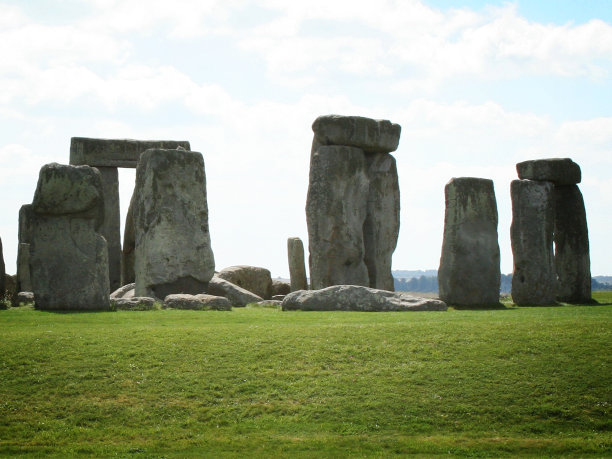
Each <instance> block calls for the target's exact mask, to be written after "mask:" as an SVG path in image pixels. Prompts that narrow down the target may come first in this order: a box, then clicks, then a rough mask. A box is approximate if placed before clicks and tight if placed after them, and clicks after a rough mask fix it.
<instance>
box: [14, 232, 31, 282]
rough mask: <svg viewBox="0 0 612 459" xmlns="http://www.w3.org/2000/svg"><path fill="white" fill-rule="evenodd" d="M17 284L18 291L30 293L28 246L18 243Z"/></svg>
mask: <svg viewBox="0 0 612 459" xmlns="http://www.w3.org/2000/svg"><path fill="white" fill-rule="evenodd" d="M17 284H18V286H19V290H21V291H24V292H31V291H32V280H31V278H30V244H25V243H22V242H20V243H19V246H18V247H17Z"/></svg>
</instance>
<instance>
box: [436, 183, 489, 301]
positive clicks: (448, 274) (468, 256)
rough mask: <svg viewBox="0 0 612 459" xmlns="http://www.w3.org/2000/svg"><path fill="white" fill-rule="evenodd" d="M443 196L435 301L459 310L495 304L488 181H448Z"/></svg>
mask: <svg viewBox="0 0 612 459" xmlns="http://www.w3.org/2000/svg"><path fill="white" fill-rule="evenodd" d="M444 194H445V201H446V211H445V216H444V240H443V242H442V256H441V258H440V269H439V270H438V286H439V289H440V299H441V300H442V301H444V302H446V303H449V304H456V305H462V306H484V305H495V304H498V303H499V285H500V277H501V273H500V268H499V244H498V241H497V223H498V216H497V204H496V200H495V191H494V189H493V181H491V180H487V179H481V178H472V177H460V178H453V179H451V181H450V182H448V183H447V184H446V187H445V188H444Z"/></svg>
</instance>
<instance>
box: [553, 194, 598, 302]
mask: <svg viewBox="0 0 612 459" xmlns="http://www.w3.org/2000/svg"><path fill="white" fill-rule="evenodd" d="M554 197H555V226H554V240H555V271H556V273H557V284H558V285H557V300H559V301H563V302H566V303H589V302H591V301H592V298H591V259H590V254H589V232H588V229H587V221H586V210H585V208H584V200H583V198H582V193H581V192H580V189H579V188H578V186H577V185H555V190H554Z"/></svg>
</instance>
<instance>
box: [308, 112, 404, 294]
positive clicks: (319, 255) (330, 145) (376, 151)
mask: <svg viewBox="0 0 612 459" xmlns="http://www.w3.org/2000/svg"><path fill="white" fill-rule="evenodd" d="M312 129H313V132H314V138H313V142H312V149H311V157H310V175H309V185H308V196H307V201H306V220H307V226H308V243H309V251H310V257H309V265H310V286H311V288H312V289H313V290H316V289H321V288H324V287H328V286H332V285H343V284H349V285H360V286H366V287H372V288H377V289H386V290H393V278H392V276H391V256H392V255H393V252H394V250H395V247H396V245H397V237H398V233H399V185H398V179H397V168H396V166H395V159H394V158H393V157H392V156H391V155H390V152H392V151H395V150H396V149H397V146H398V144H399V138H400V132H401V127H400V126H399V125H398V124H394V123H391V122H390V121H388V120H373V119H369V118H363V117H359V116H339V115H327V116H320V117H318V118H317V119H316V120H315V121H314V123H313V125H312Z"/></svg>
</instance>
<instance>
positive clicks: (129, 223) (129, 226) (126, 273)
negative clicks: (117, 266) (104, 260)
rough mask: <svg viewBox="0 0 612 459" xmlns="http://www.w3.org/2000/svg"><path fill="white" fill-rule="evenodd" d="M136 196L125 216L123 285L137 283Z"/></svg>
mask: <svg viewBox="0 0 612 459" xmlns="http://www.w3.org/2000/svg"><path fill="white" fill-rule="evenodd" d="M133 209H134V196H132V199H131V200H130V207H129V208H128V211H127V215H126V216H125V229H124V231H123V248H122V249H121V285H126V284H131V283H133V282H136V275H135V274H134V249H135V248H136V236H135V235H134V210H133Z"/></svg>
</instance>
